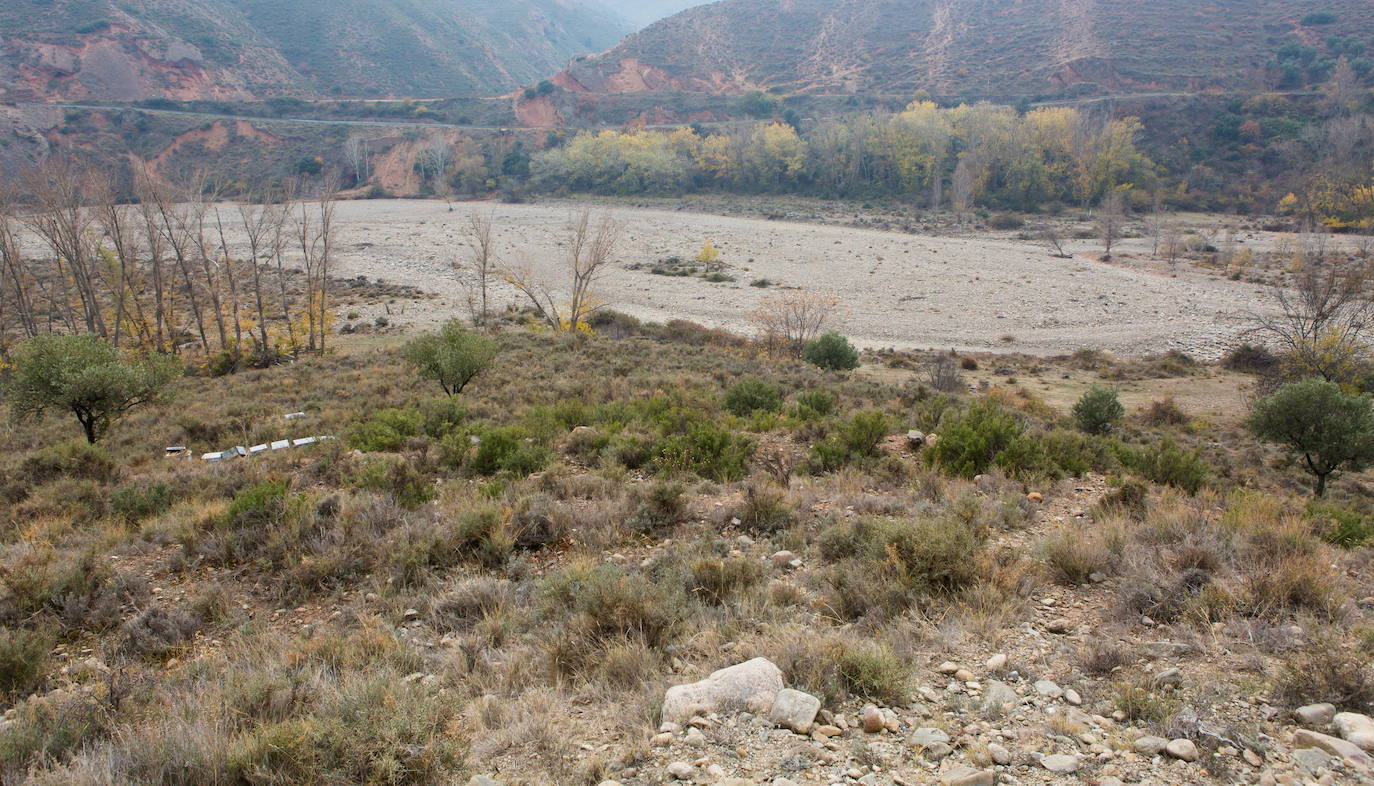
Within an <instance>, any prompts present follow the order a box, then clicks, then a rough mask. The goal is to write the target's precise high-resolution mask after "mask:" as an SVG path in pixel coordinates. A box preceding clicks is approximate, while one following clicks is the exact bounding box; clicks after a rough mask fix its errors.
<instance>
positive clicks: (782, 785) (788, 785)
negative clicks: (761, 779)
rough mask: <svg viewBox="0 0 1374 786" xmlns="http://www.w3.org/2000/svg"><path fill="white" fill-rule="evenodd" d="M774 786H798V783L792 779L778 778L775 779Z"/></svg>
mask: <svg viewBox="0 0 1374 786" xmlns="http://www.w3.org/2000/svg"><path fill="white" fill-rule="evenodd" d="M773 786H797V782H796V781H794V780H792V779H791V778H783V777H777V778H774V779H773Z"/></svg>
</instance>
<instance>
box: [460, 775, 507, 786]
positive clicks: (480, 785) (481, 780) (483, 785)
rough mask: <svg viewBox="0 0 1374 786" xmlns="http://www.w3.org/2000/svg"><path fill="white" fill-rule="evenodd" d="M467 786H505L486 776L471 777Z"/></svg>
mask: <svg viewBox="0 0 1374 786" xmlns="http://www.w3.org/2000/svg"><path fill="white" fill-rule="evenodd" d="M468 786H505V785H504V784H503V783H501V781H498V780H496V779H495V778H489V777H487V776H486V775H474V776H472V777H471V778H468Z"/></svg>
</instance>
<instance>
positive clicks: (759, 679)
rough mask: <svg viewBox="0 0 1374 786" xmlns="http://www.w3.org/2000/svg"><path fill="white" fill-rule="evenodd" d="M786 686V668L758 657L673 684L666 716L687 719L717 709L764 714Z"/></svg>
mask: <svg viewBox="0 0 1374 786" xmlns="http://www.w3.org/2000/svg"><path fill="white" fill-rule="evenodd" d="M782 689H783V682H782V670H781V669H779V668H778V667H777V666H776V665H774V664H773V662H772V661H770V660H768V659H767V658H755V659H753V660H751V661H747V662H745V663H741V664H738V665H736V666H731V667H729V668H725V669H721V670H720V671H717V672H715V673H714V674H712V675H711V676H709V677H707V678H706V679H704V680H702V681H700V682H693V683H691V684H689V685H674V686H673V687H671V688H669V689H668V692H667V693H666V694H664V696H663V720H664V721H668V722H671V723H685V722H686V721H689V720H691V719H692V716H693V715H698V714H706V713H713V712H717V713H720V712H752V713H754V714H755V715H762V714H764V713H767V712H768V711H769V710H771V709H772V708H773V701H774V700H775V699H776V698H777V696H778V692H779V691H781V690H782Z"/></svg>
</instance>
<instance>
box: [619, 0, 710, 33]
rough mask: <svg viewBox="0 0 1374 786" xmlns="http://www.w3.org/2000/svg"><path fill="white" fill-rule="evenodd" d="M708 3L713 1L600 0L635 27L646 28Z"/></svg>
mask: <svg viewBox="0 0 1374 786" xmlns="http://www.w3.org/2000/svg"><path fill="white" fill-rule="evenodd" d="M709 2H713V0H601V4H602V5H603V6H605V7H606V8H609V9H611V10H612V11H614V12H616V13H617V14H619V15H620V16H621V17H623V18H624V19H625V21H627V22H629V23H631V24H633V25H634V26H635V27H648V26H649V25H651V24H653V23H654V22H657V21H658V20H660V19H663V18H666V17H669V16H672V15H673V14H676V13H677V12H679V11H685V10H687V9H688V8H695V7H696V6H699V5H706V4H707V3H709Z"/></svg>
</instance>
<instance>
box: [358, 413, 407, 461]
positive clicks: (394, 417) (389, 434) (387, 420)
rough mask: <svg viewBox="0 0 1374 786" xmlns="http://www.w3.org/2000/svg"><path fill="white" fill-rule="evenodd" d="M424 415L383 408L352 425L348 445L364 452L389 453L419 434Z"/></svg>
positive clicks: (403, 445)
mask: <svg viewBox="0 0 1374 786" xmlns="http://www.w3.org/2000/svg"><path fill="white" fill-rule="evenodd" d="M423 422H424V416H423V415H422V414H421V413H420V412H419V411H417V410H409V409H385V410H382V411H381V412H377V413H375V414H374V415H372V416H371V417H370V418H368V419H367V420H364V421H362V422H361V423H359V424H358V425H356V426H354V428H353V431H352V433H350V434H349V436H348V446H349V447H351V448H353V449H355V450H361V451H363V452H364V453H390V452H395V451H398V450H400V449H401V448H403V447H405V444H406V441H407V440H409V439H411V438H413V437H416V436H419V435H420V427H421V425H422V424H423Z"/></svg>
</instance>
